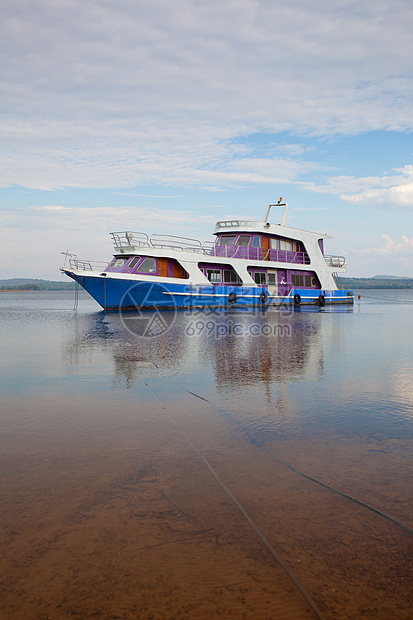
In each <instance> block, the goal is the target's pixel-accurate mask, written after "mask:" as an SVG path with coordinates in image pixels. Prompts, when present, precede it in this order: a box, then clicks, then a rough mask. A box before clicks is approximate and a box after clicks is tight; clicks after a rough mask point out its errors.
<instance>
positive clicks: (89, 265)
mask: <svg viewBox="0 0 413 620" xmlns="http://www.w3.org/2000/svg"><path fill="white" fill-rule="evenodd" d="M69 265H70V268H71V269H79V270H80V271H103V270H104V269H105V267H106V266H107V263H104V262H103V261H97V260H80V259H78V258H76V257H73V258H70V259H69Z"/></svg>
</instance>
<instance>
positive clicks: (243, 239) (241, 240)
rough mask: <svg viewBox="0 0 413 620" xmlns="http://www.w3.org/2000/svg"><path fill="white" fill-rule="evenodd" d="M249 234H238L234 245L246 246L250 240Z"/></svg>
mask: <svg viewBox="0 0 413 620" xmlns="http://www.w3.org/2000/svg"><path fill="white" fill-rule="evenodd" d="M250 239H251V236H250V235H240V236H239V237H238V239H237V243H236V244H235V245H240V246H241V247H246V246H247V245H248V244H249V242H250Z"/></svg>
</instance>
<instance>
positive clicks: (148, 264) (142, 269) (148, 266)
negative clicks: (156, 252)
mask: <svg viewBox="0 0 413 620" xmlns="http://www.w3.org/2000/svg"><path fill="white" fill-rule="evenodd" d="M137 271H138V272H139V273H155V271H156V263H155V259H154V258H145V260H143V261H142V262H141V264H140V265H139V267H138V269H137Z"/></svg>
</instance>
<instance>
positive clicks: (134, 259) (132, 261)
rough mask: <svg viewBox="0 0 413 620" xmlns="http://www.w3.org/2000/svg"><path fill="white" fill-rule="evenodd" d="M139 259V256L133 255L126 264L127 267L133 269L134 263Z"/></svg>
mask: <svg viewBox="0 0 413 620" xmlns="http://www.w3.org/2000/svg"><path fill="white" fill-rule="evenodd" d="M140 260H141V257H140V256H135V257H134V258H132V260H131V262H130V263H129V265H128V267H129V269H133V268H134V267H135V265H137V264H138V263H139V261H140Z"/></svg>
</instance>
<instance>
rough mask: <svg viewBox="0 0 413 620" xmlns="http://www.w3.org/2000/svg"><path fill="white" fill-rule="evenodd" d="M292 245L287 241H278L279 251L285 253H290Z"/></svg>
mask: <svg viewBox="0 0 413 620" xmlns="http://www.w3.org/2000/svg"><path fill="white" fill-rule="evenodd" d="M292 246H293V244H292V242H291V241H287V240H286V239H280V250H287V252H291V250H292V249H293V247H292Z"/></svg>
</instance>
